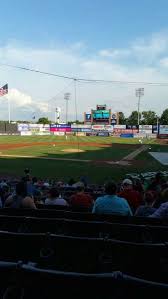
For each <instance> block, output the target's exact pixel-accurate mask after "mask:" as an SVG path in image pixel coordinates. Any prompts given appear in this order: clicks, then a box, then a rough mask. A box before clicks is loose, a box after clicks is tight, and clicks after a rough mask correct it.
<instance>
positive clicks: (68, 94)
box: [64, 92, 71, 124]
mask: <svg viewBox="0 0 168 299" xmlns="http://www.w3.org/2000/svg"><path fill="white" fill-rule="evenodd" d="M70 95H71V94H70V93H69V92H66V93H65V94H64V100H65V101H66V118H65V122H66V124H67V123H68V101H69V100H70Z"/></svg>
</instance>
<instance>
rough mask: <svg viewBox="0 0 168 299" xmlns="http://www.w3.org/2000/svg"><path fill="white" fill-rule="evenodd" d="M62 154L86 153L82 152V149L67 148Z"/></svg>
mask: <svg viewBox="0 0 168 299" xmlns="http://www.w3.org/2000/svg"><path fill="white" fill-rule="evenodd" d="M62 152H65V153H83V152H85V151H84V150H82V149H78V148H66V149H63V150H62Z"/></svg>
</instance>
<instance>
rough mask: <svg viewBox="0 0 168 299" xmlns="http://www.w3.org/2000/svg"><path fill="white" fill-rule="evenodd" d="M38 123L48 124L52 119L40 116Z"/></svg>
mask: <svg viewBox="0 0 168 299" xmlns="http://www.w3.org/2000/svg"><path fill="white" fill-rule="evenodd" d="M37 123H38V124H43V125H46V124H50V123H51V121H50V120H49V119H48V117H40V118H39V120H38V122H37Z"/></svg>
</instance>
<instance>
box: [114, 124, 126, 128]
mask: <svg viewBox="0 0 168 299" xmlns="http://www.w3.org/2000/svg"><path fill="white" fill-rule="evenodd" d="M114 129H126V125H114Z"/></svg>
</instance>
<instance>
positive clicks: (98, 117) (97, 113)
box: [92, 110, 111, 122]
mask: <svg viewBox="0 0 168 299" xmlns="http://www.w3.org/2000/svg"><path fill="white" fill-rule="evenodd" d="M110 114H111V113H110V110H93V111H92V118H93V122H97V121H98V122H99V121H109V117H110Z"/></svg>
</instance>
